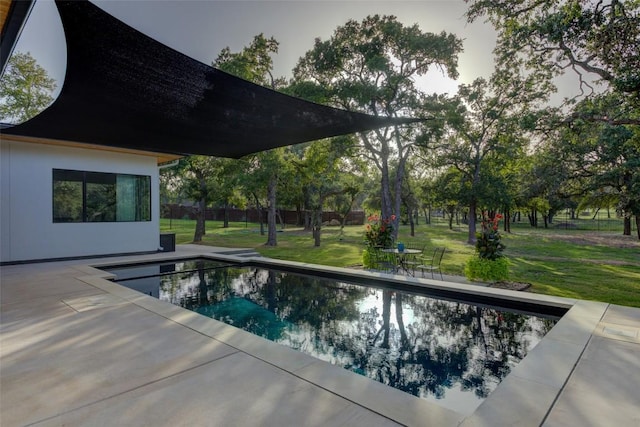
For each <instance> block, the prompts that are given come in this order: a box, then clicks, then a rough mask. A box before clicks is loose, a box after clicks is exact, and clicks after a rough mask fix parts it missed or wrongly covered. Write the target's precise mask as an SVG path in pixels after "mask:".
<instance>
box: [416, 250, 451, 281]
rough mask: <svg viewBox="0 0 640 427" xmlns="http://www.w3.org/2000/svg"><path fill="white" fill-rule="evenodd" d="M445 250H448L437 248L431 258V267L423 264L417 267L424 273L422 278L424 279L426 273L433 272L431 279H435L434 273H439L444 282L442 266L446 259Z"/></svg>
mask: <svg viewBox="0 0 640 427" xmlns="http://www.w3.org/2000/svg"><path fill="white" fill-rule="evenodd" d="M445 249H446V248H435V249H434V251H433V255H432V257H431V263H430V264H429V265H426V264H423V265H419V266H418V267H417V268H419V269H420V270H421V271H422V277H424V272H425V271H431V278H432V279H433V278H434V271H437V272H438V273H440V279H441V280H444V277H443V276H442V269H441V268H440V264H441V263H442V257H444V252H445Z"/></svg>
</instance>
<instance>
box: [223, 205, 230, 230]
mask: <svg viewBox="0 0 640 427" xmlns="http://www.w3.org/2000/svg"><path fill="white" fill-rule="evenodd" d="M222 228H229V203H226V202H225V204H224V222H223V224H222Z"/></svg>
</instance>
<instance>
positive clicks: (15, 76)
mask: <svg viewBox="0 0 640 427" xmlns="http://www.w3.org/2000/svg"><path fill="white" fill-rule="evenodd" d="M55 89H56V83H55V80H54V79H52V78H50V77H49V75H48V74H47V71H46V70H45V69H44V68H42V67H41V66H40V65H38V63H37V62H36V60H35V59H34V58H33V57H32V56H31V54H30V53H28V52H27V53H21V52H14V54H13V55H12V56H11V58H9V62H8V63H7V68H6V70H5V73H4V75H3V76H2V79H1V80H0V120H2V121H9V122H15V123H22V122H24V121H27V120H29V119H30V118H32V117H34V116H36V115H37V114H38V113H40V112H41V111H42V110H44V109H45V108H46V107H48V106H49V104H51V103H52V102H53V96H51V94H52V93H53V91H54V90H55Z"/></svg>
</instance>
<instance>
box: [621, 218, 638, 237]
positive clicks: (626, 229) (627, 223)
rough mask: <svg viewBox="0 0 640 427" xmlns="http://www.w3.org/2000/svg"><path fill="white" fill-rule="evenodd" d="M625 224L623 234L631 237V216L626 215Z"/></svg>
mask: <svg viewBox="0 0 640 427" xmlns="http://www.w3.org/2000/svg"><path fill="white" fill-rule="evenodd" d="M636 221H637V217H636ZM623 224H624V230H623V231H622V234H623V235H625V236H631V216H630V215H625V216H624V217H623Z"/></svg>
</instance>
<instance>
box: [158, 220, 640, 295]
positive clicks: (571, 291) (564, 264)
mask: <svg viewBox="0 0 640 427" xmlns="http://www.w3.org/2000/svg"><path fill="white" fill-rule="evenodd" d="M194 229H195V221H190V220H175V219H174V220H171V227H170V224H169V220H167V219H163V220H161V230H162V231H172V232H175V233H176V242H177V243H190V242H191V241H192V240H193V232H194ZM363 232H364V229H363V226H350V227H346V228H345V230H344V232H343V233H340V230H339V229H338V228H337V227H324V228H323V230H322V244H321V246H320V247H314V246H313V239H312V236H311V233H309V232H305V231H303V230H302V229H300V228H295V227H287V228H285V229H284V230H279V232H278V235H277V239H278V246H276V247H266V246H264V242H265V241H266V235H264V236H262V235H260V232H259V227H258V225H257V224H251V223H249V224H245V223H244V222H242V223H231V224H230V226H229V227H228V228H222V223H221V222H218V221H207V235H206V236H205V237H204V239H203V242H202V244H205V245H210V246H223V247H230V248H253V249H255V250H256V251H257V252H259V253H260V254H261V255H263V256H267V257H270V258H276V259H285V260H291V261H299V262H308V263H314V264H323V265H331V266H337V267H349V266H354V265H360V264H361V263H362V249H363ZM466 239H467V232H466V229H465V227H464V226H461V227H458V228H454V230H449V229H448V228H447V226H446V225H445V224H444V223H434V224H432V225H424V224H422V225H420V226H418V227H417V228H416V236H415V237H411V236H409V227H402V228H401V229H400V235H399V238H398V240H399V241H402V242H405V243H409V242H411V243H415V244H418V245H426V250H427V251H429V250H430V249H433V248H435V247H437V246H444V247H446V248H447V253H446V254H445V257H444V259H443V261H442V269H443V271H444V273H445V274H450V275H460V276H462V275H463V270H464V265H465V263H466V261H467V259H468V258H469V257H470V256H472V255H473V254H474V248H473V247H472V246H470V245H468V244H467V243H466ZM503 241H504V243H505V245H506V246H507V249H506V251H505V253H506V255H507V256H508V257H509V260H510V262H511V266H510V275H511V278H510V279H511V280H513V281H517V282H527V283H531V284H532V287H531V288H530V289H531V291H532V292H537V293H543V294H549V295H557V296H563V297H569V298H580V299H588V300H596V301H603V302H609V303H613V304H620V305H628V306H634V307H640V244H639V243H638V241H637V238H634V237H633V236H622V235H621V232H615V233H614V232H595V231H592V230H560V229H547V230H545V229H531V228H528V227H514V228H513V232H512V233H510V234H503Z"/></svg>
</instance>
